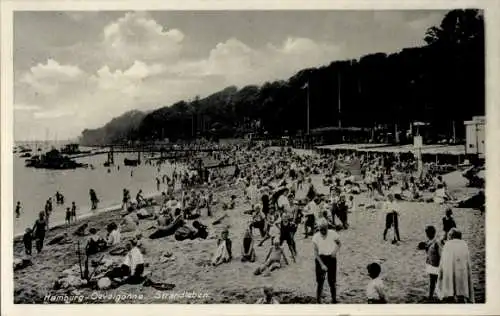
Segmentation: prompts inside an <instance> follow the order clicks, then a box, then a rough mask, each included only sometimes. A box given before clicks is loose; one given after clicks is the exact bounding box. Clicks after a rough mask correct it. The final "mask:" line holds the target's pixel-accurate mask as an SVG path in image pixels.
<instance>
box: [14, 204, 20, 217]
mask: <svg viewBox="0 0 500 316" xmlns="http://www.w3.org/2000/svg"><path fill="white" fill-rule="evenodd" d="M15 212H16V218H19V217H21V202H20V201H17V204H16V211H15Z"/></svg>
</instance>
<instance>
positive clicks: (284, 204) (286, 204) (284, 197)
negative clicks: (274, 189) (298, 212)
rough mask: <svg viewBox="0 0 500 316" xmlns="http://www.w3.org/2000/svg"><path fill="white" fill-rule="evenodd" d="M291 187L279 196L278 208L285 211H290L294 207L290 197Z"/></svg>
mask: <svg viewBox="0 0 500 316" xmlns="http://www.w3.org/2000/svg"><path fill="white" fill-rule="evenodd" d="M289 192H290V190H289V189H286V190H284V192H283V193H282V194H281V195H280V196H279V197H278V203H277V204H278V210H280V211H281V212H285V213H290V212H291V210H292V208H291V206H290V200H289V199H288V193H289Z"/></svg>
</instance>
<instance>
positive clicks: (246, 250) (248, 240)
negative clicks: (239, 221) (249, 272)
mask: <svg viewBox="0 0 500 316" xmlns="http://www.w3.org/2000/svg"><path fill="white" fill-rule="evenodd" d="M252 223H253V222H252V221H250V222H249V223H248V226H247V229H246V230H245V233H244V235H243V243H242V245H241V261H242V262H246V261H249V262H255V249H254V240H253V236H252Z"/></svg>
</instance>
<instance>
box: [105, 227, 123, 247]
mask: <svg viewBox="0 0 500 316" xmlns="http://www.w3.org/2000/svg"><path fill="white" fill-rule="evenodd" d="M106 230H107V231H108V238H107V240H106V243H107V245H108V246H110V247H111V246H116V245H118V244H119V243H120V239H121V234H120V230H119V229H118V225H116V224H115V223H111V224H109V225H108V227H107V228H106Z"/></svg>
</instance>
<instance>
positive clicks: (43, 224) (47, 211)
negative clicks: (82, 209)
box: [15, 191, 77, 256]
mask: <svg viewBox="0 0 500 316" xmlns="http://www.w3.org/2000/svg"><path fill="white" fill-rule="evenodd" d="M55 197H56V203H57V204H59V205H62V204H64V196H63V195H62V194H61V193H60V192H59V191H57V192H56V194H55ZM21 208H22V207H21V202H20V201H18V202H17V204H16V211H15V212H16V217H19V216H20V213H21ZM53 210H54V208H53V202H52V197H49V198H48V199H47V201H46V202H45V207H44V210H43V211H40V212H39V214H38V218H37V219H36V221H35V223H34V225H33V227H27V228H26V229H25V233H24V235H23V243H24V247H25V254H26V255H29V256H31V255H32V246H33V241H35V248H36V250H37V253H40V252H41V251H42V249H43V246H44V240H45V234H46V232H47V231H48V230H49V219H50V216H51V215H52V212H53ZM76 211H77V207H76V204H75V202H74V201H73V202H71V207H67V208H66V213H65V223H66V225H67V226H70V225H71V223H74V222H75V221H76V219H77V218H76Z"/></svg>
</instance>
